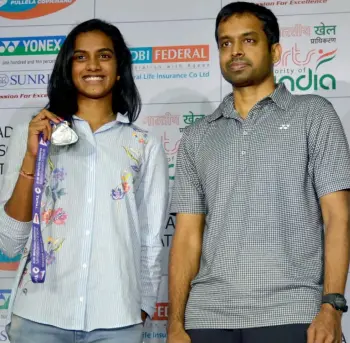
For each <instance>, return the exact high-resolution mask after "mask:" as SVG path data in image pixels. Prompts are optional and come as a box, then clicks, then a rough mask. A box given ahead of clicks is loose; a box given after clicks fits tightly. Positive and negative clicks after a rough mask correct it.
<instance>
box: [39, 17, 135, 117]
mask: <svg viewBox="0 0 350 343" xmlns="http://www.w3.org/2000/svg"><path fill="white" fill-rule="evenodd" d="M91 31H100V32H103V33H104V34H105V35H107V36H108V37H109V38H110V39H111V40H112V42H113V47H114V52H115V56H116V59H117V66H118V75H119V76H120V79H119V81H117V82H116V83H115V85H114V87H113V90H112V92H113V95H112V109H113V112H114V113H118V112H119V113H121V114H124V115H127V116H128V118H129V121H130V123H132V122H134V121H136V119H137V118H138V116H139V114H140V111H141V98H140V94H139V92H138V89H137V87H136V84H135V81H134V78H133V74H132V57H131V52H130V50H129V49H128V47H127V45H126V43H125V41H124V38H123V36H122V34H121V33H120V31H119V30H118V28H116V27H115V26H114V25H111V24H109V23H107V22H105V21H103V20H99V19H91V20H88V21H85V22H83V23H81V24H79V25H78V26H76V27H75V28H74V29H73V30H72V31H71V32H70V33H69V34H68V36H67V38H66V39H65V41H64V43H63V45H62V47H61V49H60V52H59V53H58V56H57V59H56V62H55V65H54V68H53V71H52V74H51V78H50V80H49V84H48V89H47V94H48V98H49V103H48V104H47V106H46V108H47V109H48V110H49V111H51V112H53V113H54V114H56V115H57V116H59V117H62V118H63V119H65V120H67V121H68V122H70V123H72V116H73V115H74V114H75V113H76V112H77V111H78V104H77V90H76V88H75V86H74V83H73V79H72V58H73V54H74V45H75V40H76V38H77V36H78V35H79V34H81V33H86V32H91Z"/></svg>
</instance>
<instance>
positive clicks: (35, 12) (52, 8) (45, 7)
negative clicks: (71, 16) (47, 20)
mask: <svg viewBox="0 0 350 343" xmlns="http://www.w3.org/2000/svg"><path fill="white" fill-rule="evenodd" d="M74 2H76V0H71V1H70V2H69V3H65V4H62V3H57V4H55V3H53V4H49V3H48V4H45V3H44V4H38V5H36V6H35V7H33V8H31V9H27V10H23V11H16V12H8V11H6V12H5V11H0V17H4V18H7V19H17V20H18V19H19V20H22V19H33V18H38V17H43V16H45V15H48V14H51V13H55V12H58V11H61V10H63V9H64V8H66V7H68V6H70V5H72V4H73V3H74Z"/></svg>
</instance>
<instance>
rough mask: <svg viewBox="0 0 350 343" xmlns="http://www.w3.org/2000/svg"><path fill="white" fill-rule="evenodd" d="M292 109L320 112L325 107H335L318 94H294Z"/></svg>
mask: <svg viewBox="0 0 350 343" xmlns="http://www.w3.org/2000/svg"><path fill="white" fill-rule="evenodd" d="M292 107H307V108H309V109H311V110H312V109H314V110H315V111H318V110H319V109H322V108H323V107H326V108H328V107H333V105H332V103H331V102H330V101H329V100H328V99H326V98H325V97H323V96H321V95H318V94H293V102H292Z"/></svg>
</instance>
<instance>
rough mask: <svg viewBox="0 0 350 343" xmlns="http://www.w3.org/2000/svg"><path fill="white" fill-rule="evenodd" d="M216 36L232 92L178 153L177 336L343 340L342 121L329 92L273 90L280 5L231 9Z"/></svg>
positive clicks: (347, 160)
mask: <svg viewBox="0 0 350 343" xmlns="http://www.w3.org/2000/svg"><path fill="white" fill-rule="evenodd" d="M216 39H217V43H218V47H219V51H220V54H219V55H220V67H221V70H222V74H223V76H224V78H225V79H226V80H227V81H228V82H229V83H231V84H232V86H233V89H234V92H233V94H230V95H228V96H226V97H225V98H224V100H223V102H222V104H221V105H220V106H219V108H218V109H217V110H216V111H215V112H214V113H213V114H212V115H209V116H208V117H206V118H203V119H202V120H201V121H199V122H197V123H196V124H194V125H193V126H191V127H189V128H188V129H187V131H186V132H185V133H184V136H183V138H182V142H181V147H180V149H179V153H178V157H177V173H176V184H175V187H174V194H173V202H172V209H171V212H173V213H177V220H176V230H175V236H174V239H173V245H172V249H171V258H170V267H169V302H170V309H169V311H170V313H169V326H168V343H187V342H192V343H197V342H200V343H206V342H220V343H226V342H227V343H228V342H230V343H301V342H308V343H328V342H336V343H340V341H341V317H342V312H345V311H346V305H345V299H344V297H343V294H344V288H345V283H346V277H347V272H348V264H349V210H348V207H349V195H348V189H349V188H350V172H349V171H350V153H349V147H348V143H347V141H346V137H345V134H344V131H343V128H342V125H341V123H340V120H339V118H338V116H337V114H336V113H335V111H334V108H333V106H332V105H331V104H330V102H329V101H327V100H326V99H324V98H322V97H319V96H316V95H301V96H297V95H292V94H291V93H290V92H289V91H288V90H287V89H286V88H285V86H284V85H283V84H279V85H275V83H274V74H273V64H274V63H276V62H277V61H278V60H279V58H280V55H281V46H280V44H279V26H278V23H277V19H276V17H275V16H274V15H273V13H272V12H271V11H270V10H268V9H266V8H264V7H262V6H259V5H256V4H252V3H246V2H236V3H231V4H229V5H227V6H225V7H224V8H223V9H222V10H221V12H220V13H219V15H218V17H217V20H216ZM324 226H325V234H324V231H323V227H324ZM322 293H323V297H322Z"/></svg>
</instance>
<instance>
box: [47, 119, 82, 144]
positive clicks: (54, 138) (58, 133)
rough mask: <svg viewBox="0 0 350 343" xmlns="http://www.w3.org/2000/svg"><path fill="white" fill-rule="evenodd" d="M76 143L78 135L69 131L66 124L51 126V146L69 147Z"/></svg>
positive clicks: (64, 122) (63, 122)
mask: <svg viewBox="0 0 350 343" xmlns="http://www.w3.org/2000/svg"><path fill="white" fill-rule="evenodd" d="M77 141H78V135H77V134H76V133H75V132H74V130H73V129H71V128H70V127H69V125H68V122H66V121H62V122H61V123H59V124H57V125H54V126H53V131H52V135H51V143H52V144H53V145H58V146H62V145H70V144H73V143H76V142H77Z"/></svg>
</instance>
